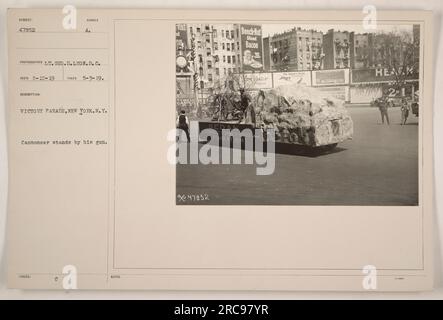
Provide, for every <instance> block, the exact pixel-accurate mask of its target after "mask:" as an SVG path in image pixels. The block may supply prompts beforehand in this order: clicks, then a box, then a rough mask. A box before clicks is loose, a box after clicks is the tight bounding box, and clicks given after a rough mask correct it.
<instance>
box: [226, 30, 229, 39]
mask: <svg viewBox="0 0 443 320" xmlns="http://www.w3.org/2000/svg"><path fill="white" fill-rule="evenodd" d="M226 38H229V30H226Z"/></svg>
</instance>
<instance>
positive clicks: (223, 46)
mask: <svg viewBox="0 0 443 320" xmlns="http://www.w3.org/2000/svg"><path fill="white" fill-rule="evenodd" d="M222 49H223V50H225V43H224V42H223V43H222Z"/></svg>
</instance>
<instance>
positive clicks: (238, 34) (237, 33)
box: [235, 29, 240, 38]
mask: <svg viewBox="0 0 443 320" xmlns="http://www.w3.org/2000/svg"><path fill="white" fill-rule="evenodd" d="M235 31H236V32H237V38H238V37H240V35H239V31H238V29H235Z"/></svg>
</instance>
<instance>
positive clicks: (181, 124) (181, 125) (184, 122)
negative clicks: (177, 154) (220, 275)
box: [177, 110, 191, 142]
mask: <svg viewBox="0 0 443 320" xmlns="http://www.w3.org/2000/svg"><path fill="white" fill-rule="evenodd" d="M177 128H178V129H181V130H183V131H184V132H185V133H186V139H187V140H188V142H191V137H190V135H189V119H188V117H187V116H186V112H185V110H182V111H180V115H179V116H178V119H177Z"/></svg>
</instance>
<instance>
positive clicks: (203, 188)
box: [177, 106, 418, 206]
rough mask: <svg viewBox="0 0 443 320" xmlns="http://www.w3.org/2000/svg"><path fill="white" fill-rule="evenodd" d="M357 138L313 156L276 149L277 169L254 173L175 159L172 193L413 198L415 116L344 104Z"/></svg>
mask: <svg viewBox="0 0 443 320" xmlns="http://www.w3.org/2000/svg"><path fill="white" fill-rule="evenodd" d="M348 110H349V112H350V114H351V116H352V119H353V122H354V138H353V140H349V141H346V142H343V143H340V144H339V145H338V146H337V147H336V148H335V149H334V150H333V152H331V153H329V154H323V155H320V156H317V157H308V156H301V155H290V154H276V157H275V160H276V162H275V171H274V173H273V174H272V175H269V176H257V175H256V165H245V164H237V165H223V164H220V165H202V164H199V165H178V166H177V195H185V196H188V195H198V194H200V195H201V194H204V195H206V200H205V201H198V202H197V201H192V200H190V201H183V202H179V201H178V202H177V204H190V205H208V204H210V205H214V204H224V205H374V206H377V205H417V202H418V118H417V117H416V116H414V115H413V114H410V115H409V119H408V123H407V124H406V125H400V109H399V108H391V109H389V117H390V120H391V124H390V125H389V126H388V125H386V124H385V125H382V124H381V117H380V112H379V111H378V109H377V108H370V107H368V106H363V107H349V108H348Z"/></svg>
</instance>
